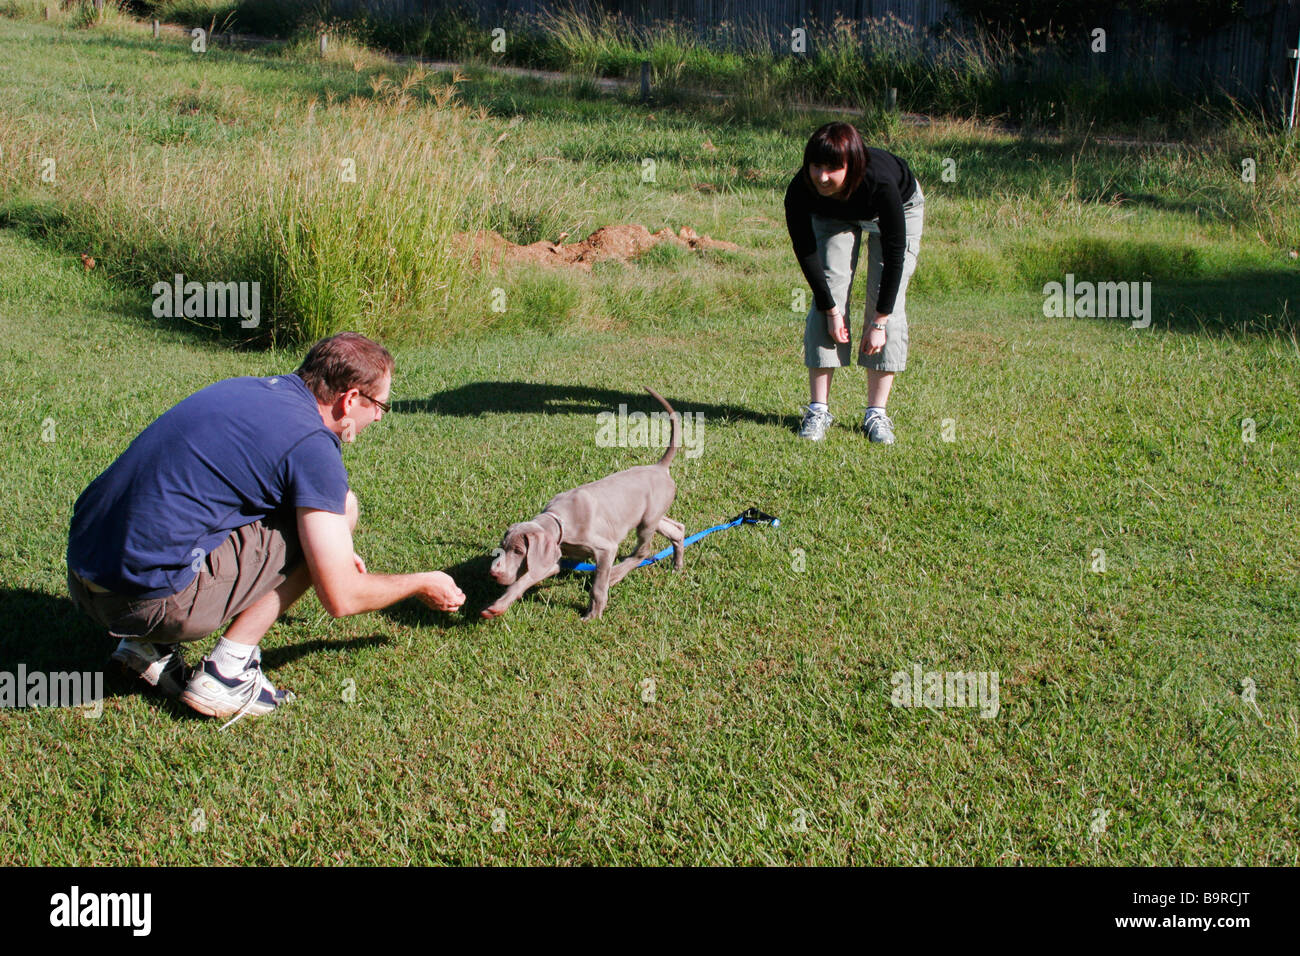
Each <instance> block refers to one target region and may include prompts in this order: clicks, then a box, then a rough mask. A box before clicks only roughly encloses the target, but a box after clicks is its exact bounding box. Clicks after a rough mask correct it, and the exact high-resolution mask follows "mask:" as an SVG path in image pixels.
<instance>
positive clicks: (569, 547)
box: [483, 388, 686, 621]
mask: <svg viewBox="0 0 1300 956" xmlns="http://www.w3.org/2000/svg"><path fill="white" fill-rule="evenodd" d="M646 391H647V392H649V393H650V394H651V395H653V396H654V397H655V399H657V400H658V402H659V404H660V405H662V406H663V407H664V408H665V409H666V410H667V411H668V417H669V418H670V419H671V420H672V438H671V439H670V441H669V443H668V449H667V450H666V451H665V452H664V454H663V457H662V458H660V459H659V461H658V462H656V463H655V464H653V465H638V466H637V467H635V468H628V469H627V470H625V471H620V472H616V473H615V474H612V475H607V476H605V477H604V478H601V479H600V480H599V481H591V482H588V483H587V484H585V485H579V486H578V487H577V488H574V489H572V490H570V491H563V492H561V493H560V494H558V495H556V496H555V497H554V498H552V499H551V500H550V501H548V502H547V503H546V507H545V508H544V509H542V513H541V514H539V515H538V516H537V517H535V518H533V519H532V520H531V521H521V522H519V523H518V524H513V525H511V526H510V529H509V530H508V531H506V533H505V537H503V538H502V539H501V547H500V548H498V549H497V551H496V552H495V553H496V555H497V557H496V559H495V560H494V561H493V562H492V569H491V573H492V577H493V579H495V580H496V582H497V583H498V584H505V585H508V587H507V589H506V593H505V594H503V595H501V597H499V598H497V599H496V601H494V602H493V603H492V604H491V605H489V606H488V607H486V608H484V609H483V616H484V617H496V616H498V615H500V614H504V613H505V611H506V608H508V607H510V605H511V604H513V603H514V602H515V601H516V600H518V598H519V596H520V595H522V594H523V593H524V592H525V591H527V590H528V589H529V588H530V587H532V586H533V585H534V584H536V583H537V582H538V581H541V580H544V579H545V578H549V577H550V576H551V575H552V574H555V573H557V572H558V571H559V570H560V556H561V555H563V556H564V557H566V558H586V557H590V558H591V559H592V561H593V562H594V563H595V565H596V580H595V582H594V583H593V585H592V588H591V607H589V608H588V609H587V612H586V613H585V614H583V615H582V619H583V620H584V621H590V620H592V619H593V618H597V617H600V615H601V613H602V612H604V610H605V605H606V604H607V603H608V601H609V589H610V586H611V585H614V584H617V583H618V582H619V581H621V580H623V578H624V577H625V576H626V575H627V573H628V572H629V571H631V570H632V569H633V568H635V567H636V566H637V565H638V564H640V563H641V562H642V560H644V559H645V558H647V557H649V556H650V554H651V552H652V544H651V542H652V541H653V540H654V536H655V532H656V531H658V532H659V533H660V534H662V535H663V536H664V537H665V538H667V539H668V540H669V541H671V542H672V545H673V568H674V569H675V570H678V571H680V570H681V569H682V539H683V538H684V537H685V535H686V528H685V526H683V525H682V524H681V523H680V522H678V521H674V520H673V519H672V518H669V517H667V512H668V509H669V508H671V507H672V504H673V499H674V498H676V497H677V485H676V483H675V482H674V481H673V478H672V475H670V474H669V473H668V466H669V464H671V462H672V460H673V456H674V455H676V454H677V449H678V448H679V447H680V446H681V437H682V435H681V429H682V426H681V419H680V416H679V415H678V414H677V413H676V412H674V411H673V408H672V406H671V405H669V404H668V402H666V401H665V400H664V398H663V396H661V395H660V394H659V393H658V392H656V391H655V390H654V389H652V388H647V389H646ZM633 528H635V529H636V532H637V544H636V550H635V551H633V552H632V553H631V554H630V555H628V556H627V557H626V558H624V559H623V560H622V561H620V562H618V564H615V563H614V560H615V558H617V557H618V546H619V545H620V544H622V543H623V539H624V538H626V537H627V534H628V532H629V531H631V530H632V529H633ZM521 569H522V570H521Z"/></svg>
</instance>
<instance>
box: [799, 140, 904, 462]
mask: <svg viewBox="0 0 1300 956" xmlns="http://www.w3.org/2000/svg"><path fill="white" fill-rule="evenodd" d="M924 213H925V199H924V197H923V196H922V195H921V187H920V185H919V184H918V183H917V181H916V177H915V176H913V175H912V170H911V169H910V168H909V167H908V165H907V163H906V162H905V161H904V160H903V159H901V158H899V157H898V156H895V155H894V154H893V153H889V152H886V151H885V150H883V149H875V148H868V147H867V146H866V145H865V144H864V143H863V142H862V136H861V135H860V134H859V133H858V131H857V130H856V129H855V128H854V127H853V126H851V125H850V124H848V123H828V124H826V125H825V126H823V127H822V128H821V129H819V130H817V132H815V133H813V135H812V138H811V139H809V140H808V145H807V146H805V147H804V152H803V166H802V167H801V168H800V170H799V172H798V173H796V174H795V177H794V179H792V180H791V181H790V186H789V188H788V189H786V192H785V222H786V228H787V229H789V231H790V241H791V242H792V243H793V244H794V254H795V257H796V258H797V259H798V260H799V267H800V268H801V269H802V270H803V274H804V277H805V278H806V279H807V280H808V285H809V286H810V287H811V288H812V294H813V305H812V308H811V309H809V310H808V318H807V321H806V324H805V328H804V338H803V347H804V364H805V365H806V366H808V390H809V393H810V398H809V403H808V409H807V411H806V413H805V414H804V417H803V422H802V424H801V425H800V428H799V437H800V438H807V439H811V440H812V441H819V440H821V439H822V438H824V437H825V436H826V429H827V427H828V426H829V425H830V424H831V421H832V418H831V414H830V408H829V403H830V388H831V376H832V374H834V371H835V369H837V368H839V367H841V366H844V365H848V364H850V351H849V341H850V333H851V329H850V324H849V291H850V289H851V287H852V285H853V276H854V274H855V273H856V272H857V268H858V252H859V247H860V246H861V243H862V232H863V230H864V229H865V230H866V232H867V302H866V311H865V313H864V315H863V330H862V341H861V345H860V346H859V348H858V364H859V365H862V366H865V367H866V369H867V405H868V408H867V413H866V415H865V416H864V418H863V420H862V429H863V431H864V432H866V434H867V437H868V438H870V439H871V440H872V441H873V442H884V443H886V444H890V443H892V442H893V441H894V423H893V421H892V420H891V419H890V418H889V416H888V415H886V414H885V408H886V406H887V405H888V403H889V392H890V389H891V388H892V387H893V384H894V375H895V374H896V373H898V372H901V371H903V369H905V368H906V367H907V313H906V311H905V302H906V296H907V282H908V279H910V278H911V276H912V273H913V272H914V271H915V270H916V256H917V253H918V252H919V251H920V247H921V226H922V223H923V220H924Z"/></svg>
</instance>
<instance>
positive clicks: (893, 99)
mask: <svg viewBox="0 0 1300 956" xmlns="http://www.w3.org/2000/svg"><path fill="white" fill-rule="evenodd" d="M885 110H886V111H888V112H890V113H894V112H897V111H898V87H896V86H891V87H890V88H889V89H887V90H885Z"/></svg>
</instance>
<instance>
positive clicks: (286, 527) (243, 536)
mask: <svg viewBox="0 0 1300 956" xmlns="http://www.w3.org/2000/svg"><path fill="white" fill-rule="evenodd" d="M302 561H303V555H302V547H301V545H300V544H299V542H298V526H297V519H296V516H295V515H294V514H293V512H289V513H288V514H287V515H283V516H282V515H279V514H276V515H272V516H271V517H270V518H267V519H265V520H264V521H254V522H253V523H252V524H246V525H244V526H243V527H242V528H237V529H235V530H234V531H232V532H231V533H230V536H229V537H228V538H226V540H225V541H224V542H222V544H221V546H220V547H219V548H217V549H216V550H215V551H213V552H212V553H211V554H209V555H207V557H206V558H204V559H203V562H202V565H201V568H200V570H199V573H198V576H197V577H195V579H194V580H193V581H192V582H190V585H189V587H187V588H186V589H185V590H184V591H181V592H179V593H177V594H172V595H168V596H167V597H156V598H143V599H140V598H130V597H123V596H121V595H117V594H113V593H112V592H111V591H104V590H102V589H99V588H96V587H94V586H87V582H86V581H85V580H83V579H82V578H80V577H79V576H77V575H75V574H73V573H72V572H71V571H69V572H68V593H69V594H70V595H71V597H72V603H73V604H75V605H77V607H79V608H81V610H82V611H84V612H85V613H86V614H87V615H89V616H90V618H91V619H92V620H94V621H96V622H97V623H99V624H101V625H103V626H104V627H106V628H107V629H108V633H109V634H110V635H111V636H112V637H115V638H118V639H119V640H120V639H122V638H126V639H127V640H132V641H148V642H151V643H155V644H174V643H176V642H178V641H197V640H199V639H200V638H203V637H207V636H208V635H209V634H211V633H212V632H213V631H215V630H217V629H218V628H220V627H221V625H223V624H225V623H226V622H227V621H229V620H231V619H232V618H234V617H236V616H237V615H239V614H241V613H243V612H244V611H245V610H247V609H248V608H249V607H251V606H252V605H254V604H256V603H257V602H258V600H260V599H261V598H262V597H263V596H265V595H266V594H268V593H270V592H271V591H273V590H275V589H276V588H277V587H279V586H280V585H281V584H283V583H284V582H285V581H286V580H287V579H288V578H289V576H290V575H292V574H293V573H294V571H296V570H297V569H298V567H299V566H300V565H301V564H302Z"/></svg>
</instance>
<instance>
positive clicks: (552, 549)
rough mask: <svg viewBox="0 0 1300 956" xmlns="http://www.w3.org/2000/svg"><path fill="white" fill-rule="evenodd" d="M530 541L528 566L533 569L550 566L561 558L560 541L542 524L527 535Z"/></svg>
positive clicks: (538, 569) (537, 569) (526, 537)
mask: <svg viewBox="0 0 1300 956" xmlns="http://www.w3.org/2000/svg"><path fill="white" fill-rule="evenodd" d="M525 540H527V542H528V567H529V568H531V569H532V570H533V571H540V570H541V569H542V568H549V567H550V566H551V565H553V564H555V563H556V562H558V561H559V560H560V542H558V541H556V540H555V539H554V538H553V537H551V535H550V534H548V533H547V532H546V531H544V530H543V529H542V527H541V525H538V526H537V530H535V531H529V532H527V533H526V535H525Z"/></svg>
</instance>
